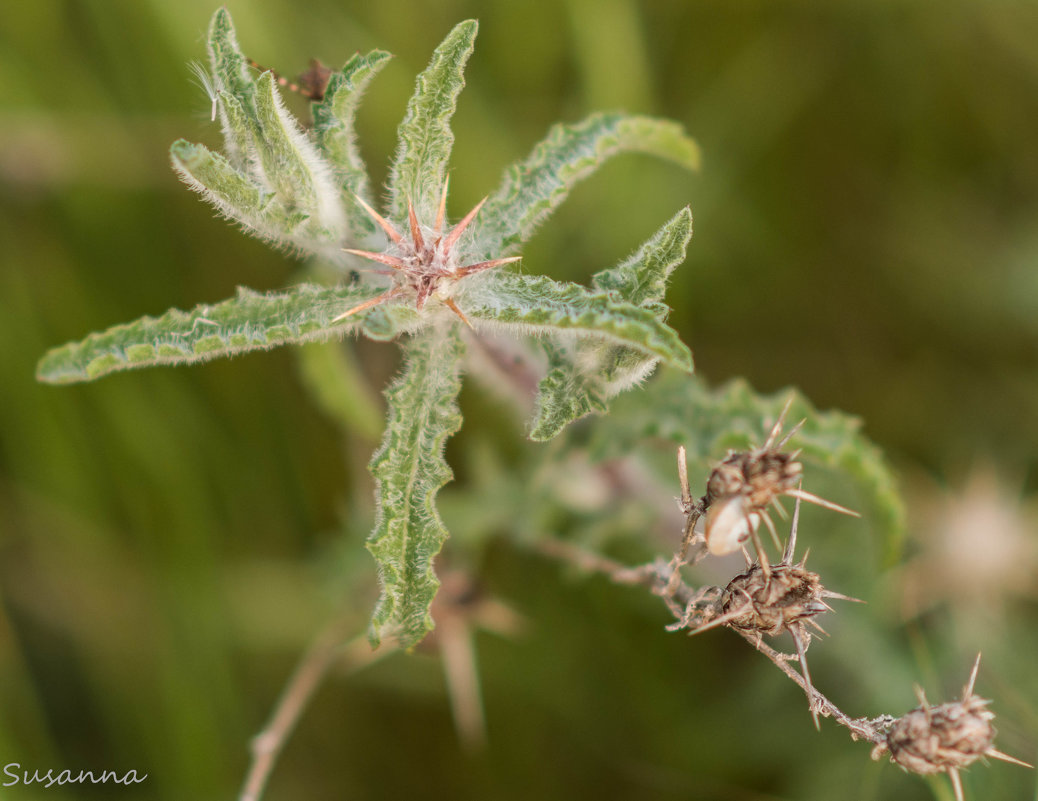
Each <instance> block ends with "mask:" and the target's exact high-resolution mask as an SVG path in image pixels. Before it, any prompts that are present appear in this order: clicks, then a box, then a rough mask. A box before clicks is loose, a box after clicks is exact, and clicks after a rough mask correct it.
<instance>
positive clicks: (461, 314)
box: [443, 298, 476, 331]
mask: <svg viewBox="0 0 1038 801" xmlns="http://www.w3.org/2000/svg"><path fill="white" fill-rule="evenodd" d="M443 305H444V306H446V307H447V308H448V309H450V310H451V311H452V312H454V313H455V314H456V315H458V317H460V318H461V321H462V322H463V323H465V325H467V326H468V327H469V328H471V329H472V330H473V331H475V330H476V329H475V328H474V327H473V325H472V323H470V322H469V318H468V317H466V316H465V314H464V312H462V310H461V309H459V308H458V304H457V303H455V302H454V298H444V300H443Z"/></svg>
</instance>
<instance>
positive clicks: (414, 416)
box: [37, 9, 699, 647]
mask: <svg viewBox="0 0 1038 801" xmlns="http://www.w3.org/2000/svg"><path fill="white" fill-rule="evenodd" d="M476 30H477V23H476V22H475V21H474V20H469V21H466V22H462V23H461V24H459V25H458V26H456V27H455V28H454V29H453V30H452V31H451V32H450V33H449V34H448V35H447V38H446V39H445V40H444V41H443V43H442V44H441V45H440V46H439V47H438V48H437V49H436V51H435V53H434V54H433V58H432V61H431V63H430V64H429V67H428V68H427V69H426V70H425V71H424V72H423V73H422V74H421V75H419V76H418V80H417V83H416V86H415V92H414V95H413V96H412V98H411V100H410V102H409V104H408V107H407V112H406V114H405V116H404V119H403V121H402V122H401V124H400V127H399V130H398V135H399V142H398V146H397V151H396V155H395V157H394V159H393V163H392V165H391V169H390V173H389V180H388V184H387V193H386V199H385V204H384V216H383V215H381V214H379V213H378V212H376V211H375V210H374V208H373V206H374V205H375V200H374V199H373V197H372V192H371V188H370V181H369V179H368V176H367V171H366V168H365V166H364V164H363V162H362V161H361V158H360V155H359V153H358V150H357V147H356V143H355V135H354V125H353V123H354V116H355V112H356V108H357V104H358V102H359V100H360V96H361V94H362V93H363V91H364V89H365V88H366V87H367V85H368V83H369V82H370V81H371V79H372V78H373V77H374V76H375V75H376V74H377V72H378V71H379V70H380V69H381V68H382V67H383V66H384V65H385V63H386V61H387V60H388V58H389V55H388V54H387V53H384V52H382V51H378V50H376V51H373V52H371V53H369V54H367V55H364V56H361V55H357V56H354V57H353V58H351V59H350V60H349V61H348V62H347V63H346V64H345V66H344V67H343V68H342V69H341V70H339V71H336V72H334V73H333V74H332V76H331V78H330V81H329V83H328V86H327V89H326V91H325V93H324V97H323V99H322V100H321V101H320V102H317V103H314V104H313V117H314V124H313V128H312V130H310V131H307V130H304V128H303V127H302V126H301V125H300V124H299V123H298V122H297V121H296V120H295V119H294V118H293V117H292V116H291V115H290V114H289V113H288V112H287V111H286V109H285V107H284V105H283V104H282V101H281V98H280V96H279V92H278V84H277V80H276V77H275V76H274V74H273V73H271V72H264V73H262V74H260V75H258V76H256V75H255V73H254V71H253V70H252V69H251V68H250V66H249V62H248V60H247V59H246V58H245V56H244V55H243V53H242V51H241V48H240V47H239V46H238V42H237V39H236V36H235V32H234V28H233V25H232V23H231V18H230V15H229V14H228V12H227V11H226V9H220V10H219V11H217V12H216V14H215V15H214V17H213V19H212V23H211V24H210V27H209V40H208V41H209V59H210V70H211V74H210V75H208V76H207V81H206V84H207V86H208V87H209V89H210V91H211V93H212V100H213V105H214V116H218V118H219V121H220V126H221V128H222V131H223V138H224V152H223V153H215V152H213V151H211V150H210V149H208V148H207V147H205V146H204V145H200V144H193V143H191V142H187V141H184V140H180V141H177V142H175V143H174V144H173V146H172V147H171V149H170V153H171V159H172V163H173V168H174V169H175V170H176V171H177V173H178V174H179V175H180V176H181V178H182V179H183V180H184V182H185V183H187V184H188V186H189V187H191V188H192V189H194V190H195V191H197V192H199V193H200V194H201V195H202V196H203V197H204V198H205V199H206V200H207V201H208V202H209V203H211V204H212V205H213V206H215V207H216V209H217V210H218V211H219V212H220V213H221V214H222V215H224V216H225V217H227V218H229V219H231V220H233V221H235V222H237V223H239V224H240V225H241V226H242V228H243V229H244V230H245V231H246V232H248V233H250V234H252V235H254V236H257V237H259V238H260V239H263V240H265V241H267V242H269V243H271V244H272V245H274V246H276V247H279V248H283V249H285V250H288V251H291V252H295V253H298V254H300V255H302V256H304V257H307V258H310V259H313V260H317V261H320V262H322V263H324V264H326V265H330V266H331V267H332V268H334V269H335V270H337V271H338V273H339V274H340V275H341V277H342V280H341V281H340V283H338V284H337V285H334V286H325V285H320V284H316V283H302V284H299V285H296V286H293V287H290V288H288V289H286V290H284V291H281V292H273V293H257V292H254V291H252V290H249V289H244V288H243V289H239V291H238V293H237V295H236V296H235V297H233V298H231V299H228V300H225V301H222V302H220V303H216V304H211V305H210V304H204V305H200V306H197V307H195V308H194V309H192V310H190V311H180V310H177V309H171V310H170V311H168V312H166V313H165V314H164V315H162V316H160V317H158V318H152V317H143V318H141V319H139V320H137V321H135V322H132V323H128V324H125V325H119V326H115V327H113V328H110V329H108V330H107V331H104V332H100V333H95V334H91V335H90V336H88V337H86V338H85V339H83V340H81V341H78V342H72V343H69V344H67V345H64V346H62V347H60V348H57V349H55V350H52V351H51V352H50V353H48V354H47V355H46V356H45V357H44V358H43V360H42V361H41V362H40V365H39V369H38V373H37V375H38V377H39V378H40V380H43V381H47V382H52V383H68V382H75V381H90V380H93V379H96V378H99V377H101V376H104V375H107V374H109V373H112V372H114V371H117V370H126V369H131V368H136V367H148V366H152V365H160V364H191V363H195V362H200V361H205V360H208V359H212V358H216V357H220V356H232V355H235V354H239V353H244V352H247V351H251V350H260V349H269V348H273V347H276V346H279V345H286V344H301V343H306V342H314V341H322V340H328V339H338V338H342V337H344V336H346V335H348V334H358V335H362V336H367V337H370V338H372V339H378V340H388V339H399V340H400V341H401V346H402V348H403V351H404V356H405V360H404V369H403V372H402V373H401V375H400V376H399V377H398V378H397V379H396V380H395V381H394V382H393V384H392V385H391V386H390V387H389V389H388V390H387V392H386V397H387V400H388V407H389V408H388V419H387V424H386V428H385V432H384V434H383V440H382V444H381V446H380V447H379V448H378V450H377V452H376V453H375V456H374V457H373V459H372V461H371V472H372V474H373V475H374V477H375V479H376V486H377V490H376V493H377V502H378V503H377V508H378V513H377V519H376V522H375V527H374V531H373V532H372V534H371V537H370V539H369V542H368V547H369V549H370V550H371V552H372V554H374V556H375V559H376V560H377V562H378V568H379V574H380V576H381V583H382V596H381V600H380V601H379V604H378V607H377V609H376V611H375V614H374V617H373V620H372V627H371V638H372V640H373V641H375V642H378V641H379V640H380V639H381V638H382V637H383V636H387V635H389V636H392V637H394V638H395V639H396V640H397V641H398V642H399V643H400V644H401V645H403V646H404V647H409V646H412V645H414V644H415V643H417V642H418V641H419V640H420V639H421V638H422V637H423V636H424V635H425V634H426V633H427V632H428V631H429V630H430V629H431V628H432V619H431V617H430V614H429V606H430V604H431V603H432V600H433V597H434V595H435V593H436V589H437V587H438V584H439V582H438V580H437V578H436V576H435V573H434V571H433V559H434V558H435V556H436V555H437V553H438V552H439V551H440V548H441V546H442V544H443V541H444V540H445V539H446V537H447V531H446V529H445V528H444V525H443V523H442V521H441V520H440V517H439V514H438V513H437V510H436V503H435V502H436V494H437V492H438V490H439V489H440V488H441V487H442V486H443V485H444V484H445V483H446V482H448V481H449V480H450V478H451V471H450V468H449V467H448V465H447V464H446V462H445V461H444V459H443V448H444V443H445V441H446V439H447V438H448V437H449V436H451V435H452V434H454V433H455V432H456V431H457V430H458V429H459V427H460V426H461V415H460V413H459V411H458V407H457V404H456V398H457V395H458V392H459V390H460V387H461V374H462V372H463V365H464V361H465V352H466V346H467V339H468V338H469V337H470V336H472V334H470V333H468V331H469V329H471V330H472V331H473V332H475V335H477V336H478V335H483V334H486V333H495V332H505V333H508V334H513V335H516V336H521V337H537V338H538V339H540V340H541V341H542V342H543V343H544V347H545V348H547V349H548V353H549V362H550V369H549V371H548V374H547V375H546V377H545V378H544V380H543V381H542V383H541V387H540V392H539V394H538V400H537V415H536V419H535V421H534V424H533V436H534V437H535V438H538V439H546V438H549V437H551V436H554V435H555V434H557V433H558V432H559V431H561V430H562V428H563V427H564V426H565V425H566V424H567V423H568V422H570V421H572V420H574V419H576V418H578V417H581V416H583V415H585V414H587V413H589V412H592V411H597V412H601V411H604V410H605V408H606V401H607V400H608V398H610V397H611V396H613V395H615V394H616V393H618V392H620V391H621V390H623V389H625V388H627V387H630V386H632V385H633V384H635V383H637V382H638V381H640V380H641V379H643V378H644V377H645V376H646V375H647V374H648V373H649V372H651V370H652V368H653V367H654V366H655V365H656V364H657V363H659V362H664V363H666V364H668V365H671V366H672V367H674V368H676V369H678V370H680V371H685V372H687V371H691V369H692V355H691V352H690V351H689V349H688V348H687V347H686V346H685V344H684V343H682V342H681V340H680V338H679V337H678V335H677V333H676V332H675V331H674V330H673V329H672V328H670V327H669V326H667V325H666V322H665V319H666V316H667V312H668V309H667V307H666V306H665V305H664V304H663V302H662V298H663V290H664V286H665V283H666V279H667V276H668V275H669V274H670V272H671V271H672V270H673V269H674V267H675V266H676V265H677V264H679V263H680V262H681V261H683V260H684V255H685V246H686V245H687V243H688V241H689V239H690V237H691V234H692V217H691V214H690V212H689V210H688V209H687V208H686V209H683V210H681V211H679V212H678V213H677V214H676V215H675V216H674V217H673V218H672V219H671V220H670V221H669V222H667V223H666V224H665V225H664V226H663V227H662V228H661V229H660V231H658V232H657V233H656V234H655V235H654V236H653V237H652V238H650V239H649V241H648V242H646V244H645V245H644V246H643V247H642V248H641V249H640V250H639V251H638V252H637V253H635V254H634V255H633V256H632V257H631V258H629V259H627V260H626V261H624V262H623V263H622V264H620V265H619V266H618V267H616V268H614V269H611V270H605V271H602V272H600V273H598V274H597V275H596V276H595V278H594V280H593V283H592V286H591V288H586V287H583V286H580V285H577V284H572V283H560V282H557V281H553V280H551V279H550V278H546V277H542V276H531V275H525V274H523V273H521V272H518V271H516V269H515V268H514V267H511V268H510V267H509V266H508V265H510V264H511V263H513V262H516V261H518V257H517V251H518V250H519V248H520V247H521V246H522V244H523V243H524V242H526V240H527V239H529V237H530V236H531V235H532V234H533V232H534V231H535V229H536V227H537V226H538V225H539V224H540V223H541V222H542V221H543V220H544V219H545V218H547V217H548V216H549V215H550V214H551V212H552V210H554V209H555V207H556V206H558V205H559V204H560V203H561V202H562V201H563V200H564V199H565V198H566V196H567V195H568V194H569V192H570V190H571V189H572V188H573V186H574V185H575V184H576V183H577V182H579V181H581V180H582V179H584V178H585V177H587V176H588V175H590V174H591V173H592V172H593V171H594V170H596V169H597V168H598V167H599V166H601V165H602V164H603V163H604V162H605V161H606V160H608V159H609V158H611V157H612V156H614V155H617V154H620V153H624V152H641V153H648V154H653V155H656V156H659V157H661V158H666V159H670V160H672V161H674V162H676V163H678V164H680V165H682V166H684V167H688V168H695V167H696V166H697V165H698V161H699V152H698V149H697V147H696V144H695V142H694V141H693V140H692V139H690V138H689V137H688V136H687V135H686V134H685V133H684V132H683V131H682V129H681V127H680V126H679V125H677V124H676V123H673V122H670V121H667V120H660V119H654V118H650V117H642V116H631V115H626V114H619V113H614V114H596V115H594V116H591V117H589V118H588V119H586V120H584V121H583V122H580V123H577V124H575V125H558V126H556V127H555V128H553V129H552V130H551V131H550V132H549V134H548V136H547V137H546V138H545V140H544V141H543V142H541V143H539V144H538V145H536V146H535V147H534V149H533V152H532V153H531V154H530V156H529V157H528V158H527V159H525V160H524V161H522V162H520V163H518V164H516V165H515V166H513V167H511V168H510V169H508V170H507V171H506V172H505V175H504V179H503V181H502V184H501V186H500V187H499V188H498V189H497V190H496V191H494V192H493V193H492V194H490V195H489V197H488V198H486V199H485V201H484V202H482V203H481V204H480V205H479V206H477V207H476V208H475V209H473V211H472V212H471V213H470V214H469V215H467V216H466V217H465V218H464V219H462V220H461V221H460V222H458V223H457V224H456V225H455V226H453V227H448V225H447V221H446V219H445V216H446V214H445V209H446V199H447V165H448V161H449V158H450V153H451V146H452V144H453V140H454V136H453V134H452V132H451V128H450V119H451V116H452V114H453V112H454V109H455V105H456V103H457V99H458V94H459V92H460V91H461V89H462V86H463V85H464V80H463V72H464V68H465V64H466V61H467V60H468V57H469V55H470V53H471V52H472V48H473V42H474V40H475V37H476ZM372 261H374V262H375V263H376V264H377V265H378V267H379V269H376V270H374V271H372V270H369V269H368V266H369V264H370V262H372Z"/></svg>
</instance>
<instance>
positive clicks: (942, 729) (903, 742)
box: [881, 697, 995, 774]
mask: <svg viewBox="0 0 1038 801" xmlns="http://www.w3.org/2000/svg"><path fill="white" fill-rule="evenodd" d="M989 703H990V702H989V701H986V700H984V699H983V698H977V697H972V698H968V699H966V700H965V701H954V702H952V703H950V704H941V705H940V706H933V707H927V706H919V707H916V708H915V709H913V710H912V711H911V712H909V713H908V714H906V715H904V716H902V717H900V718H898V719H897V720H896V721H894V724H893V725H892V726H891V727H890V729H889V730H888V731H887V739H886V744H885V748H886V749H887V750H889V751H890V759H891V760H892V761H893V762H896V763H897V764H898V765H900V766H901V767H903V768H904V769H905V770H908V771H911V772H912V773H922V774H929V773H943V772H944V771H947V770H949V769H951V768H964V767H966V766H967V765H971V764H973V763H974V762H976V761H977V759H978V758H980V757H981V756H983V755H984V754H986V753H987V752H988V751H989V750H991V746H992V744H993V743H994V741H995V727H994V726H992V725H991V721H992V719H994V717H995V715H994V713H992V712H991V711H990V710H988V709H987V705H988V704H989ZM882 747H883V746H881V748H882Z"/></svg>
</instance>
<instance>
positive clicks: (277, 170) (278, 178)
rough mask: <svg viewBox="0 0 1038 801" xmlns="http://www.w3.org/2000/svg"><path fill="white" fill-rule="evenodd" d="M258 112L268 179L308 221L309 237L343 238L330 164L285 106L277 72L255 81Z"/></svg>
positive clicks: (293, 212) (259, 146)
mask: <svg viewBox="0 0 1038 801" xmlns="http://www.w3.org/2000/svg"><path fill="white" fill-rule="evenodd" d="M256 113H257V119H258V121H259V127H258V131H257V138H256V145H255V147H256V153H257V154H258V156H259V161H260V164H261V165H262V168H263V174H264V177H265V181H266V184H267V185H268V186H269V187H270V188H271V190H272V191H273V192H274V194H275V196H276V197H277V199H278V202H279V203H280V204H281V206H282V207H283V208H284V210H285V212H286V213H287V214H288V215H289V216H293V217H294V216H298V217H300V218H301V219H303V220H305V221H306V231H307V234H308V235H309V236H310V237H312V238H313V239H316V240H330V241H338V240H339V239H340V237H341V235H342V231H343V229H344V227H345V219H344V217H343V211H342V205H341V204H340V203H339V191H338V188H337V187H336V186H335V183H334V181H333V179H332V176H331V169H330V167H329V166H328V165H327V163H326V162H325V161H324V160H323V159H322V158H321V156H320V155H319V154H318V152H317V149H316V148H315V147H314V145H313V143H312V142H311V141H310V140H309V138H307V136H306V135H305V134H304V133H303V132H302V130H300V128H299V125H298V123H297V122H296V121H295V119H294V118H293V117H292V115H291V114H289V113H288V111H287V110H286V109H285V106H284V104H283V103H282V102H281V96H280V94H278V88H277V82H276V80H275V78H274V73H272V72H265V73H263V74H262V75H261V76H260V77H259V80H258V81H257V82H256Z"/></svg>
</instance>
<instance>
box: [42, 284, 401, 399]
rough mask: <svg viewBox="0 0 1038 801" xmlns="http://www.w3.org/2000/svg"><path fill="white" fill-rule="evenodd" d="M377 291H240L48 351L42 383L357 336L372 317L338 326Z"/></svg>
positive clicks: (351, 288)
mask: <svg viewBox="0 0 1038 801" xmlns="http://www.w3.org/2000/svg"><path fill="white" fill-rule="evenodd" d="M380 291H381V290H380V289H379V288H377V287H370V286H363V285H352V286H346V287H340V288H337V289H328V288H325V287H319V286H314V285H312V284H302V285H300V286H296V287H293V288H291V289H289V290H286V291H284V292H270V293H266V294H263V293H259V292H253V291H252V290H250V289H244V288H239V289H238V294H237V295H236V296H235V297H233V298H231V299H229V300H225V301H223V302H221V303H216V304H212V305H209V304H205V305H201V306H196V307H195V308H194V309H192V310H191V311H189V312H188V311H181V310H179V309H170V310H169V311H168V312H166V313H165V314H163V315H162V316H161V317H142V318H141V319H139V320H136V321H135V322H132V323H127V324H124V325H117V326H115V327H114V328H109V329H108V330H107V331H104V332H101V333H95V334H91V335H90V336H88V337H87V338H86V339H83V340H81V341H79V342H70V343H68V344H66V345H62V346H61V347H60V348H55V349H53V350H51V351H50V352H48V353H47V354H46V355H45V356H44V357H43V359H41V360H40V363H39V365H38V366H37V368H36V377H37V378H38V379H39V380H40V381H46V382H48V383H51V384H68V383H73V382H76V381H92V380H93V379H95V378H100V377H101V376H103V375H107V374H108V373H112V372H115V371H117V370H130V369H133V368H136V367H152V366H154V365H160V364H192V363H195V362H201V361H206V360H208V359H215V358H217V357H221V356H233V355H235V354H238V353H245V352H247V351H252V350H269V349H270V348H275V347H278V346H280V345H287V344H293V343H302V342H318V341H322V340H326V339H329V338H331V337H336V336H342V335H343V334H344V333H346V332H348V331H352V330H354V329H356V328H357V327H358V326H360V324H361V323H362V321H363V318H364V315H363V314H358V315H356V316H354V317H348V318H346V319H345V320H343V321H340V322H338V323H332V320H333V319H334V318H335V317H337V316H338V315H340V314H342V312H344V311H346V310H348V309H349V308H350V307H352V306H356V305H357V304H359V303H363V302H364V301H366V300H368V299H370V298H372V297H374V296H376V295H378V294H379V293H380Z"/></svg>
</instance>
